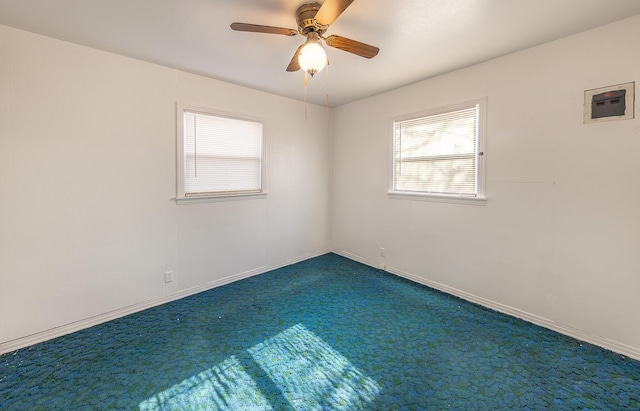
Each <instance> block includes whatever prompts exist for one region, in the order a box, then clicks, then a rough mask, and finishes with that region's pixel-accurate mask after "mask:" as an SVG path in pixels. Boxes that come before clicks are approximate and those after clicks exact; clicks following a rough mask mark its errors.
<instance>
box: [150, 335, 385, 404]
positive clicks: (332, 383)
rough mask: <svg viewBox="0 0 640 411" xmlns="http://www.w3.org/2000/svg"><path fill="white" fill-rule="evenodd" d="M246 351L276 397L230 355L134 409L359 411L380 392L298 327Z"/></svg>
mask: <svg viewBox="0 0 640 411" xmlns="http://www.w3.org/2000/svg"><path fill="white" fill-rule="evenodd" d="M247 352H248V353H249V354H250V355H251V357H252V358H253V360H254V361H255V362H256V364H258V366H259V367H260V368H261V369H262V370H263V371H264V372H265V373H266V376H267V378H268V379H269V380H270V382H271V383H273V385H274V387H275V391H276V392H277V393H278V394H277V396H278V397H280V398H269V397H268V396H266V395H265V393H263V392H262V391H261V390H260V388H259V386H258V385H259V384H258V383H257V382H256V380H255V379H254V377H253V376H252V375H250V373H249V372H247V367H245V366H244V365H243V363H242V360H241V359H240V358H238V357H237V356H231V357H229V358H228V359H226V360H224V361H222V362H221V363H219V364H217V365H216V366H214V367H212V368H210V369H207V370H206V371H203V372H201V373H199V374H197V375H194V376H192V377H190V378H187V379H185V380H184V381H182V382H180V383H178V384H176V385H174V386H173V387H171V388H169V389H168V390H165V391H162V392H160V393H158V394H156V395H154V396H153V397H151V398H148V399H146V400H145V401H143V402H141V403H140V404H139V409H140V410H142V411H147V410H159V409H201V408H202V407H206V409H215V410H261V411H267V410H272V409H273V404H278V403H281V402H282V401H286V402H287V403H289V405H291V407H293V409H296V410H308V411H311V410H325V409H332V410H359V409H363V408H365V407H366V406H367V404H369V403H370V402H371V401H373V400H374V398H375V397H376V395H378V393H379V392H380V386H379V385H378V383H376V382H375V381H374V380H372V379H371V378H368V377H366V376H365V375H364V374H363V373H362V371H360V370H359V369H358V368H356V367H355V366H354V365H353V364H352V363H351V362H350V361H349V360H348V359H346V358H345V357H344V356H343V355H341V354H340V353H339V352H337V351H336V350H334V349H333V348H331V346H329V345H328V344H326V343H325V342H324V341H322V339H320V338H319V337H317V336H316V335H315V334H313V333H312V332H310V331H309V330H307V329H306V328H305V327H304V326H303V325H301V324H297V325H295V326H293V327H291V328H288V329H287V330H285V331H283V332H281V333H279V334H278V335H276V336H275V337H273V338H270V339H268V340H266V341H264V342H261V343H259V344H256V345H255V346H253V347H251V348H250V349H248V350H247ZM271 396H273V394H271Z"/></svg>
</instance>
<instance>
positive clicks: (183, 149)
mask: <svg viewBox="0 0 640 411" xmlns="http://www.w3.org/2000/svg"><path fill="white" fill-rule="evenodd" d="M263 133H264V123H263V121H261V120H257V119H249V118H240V117H237V116H233V115H228V114H222V113H216V112H213V111H211V110H206V109H199V108H190V107H186V106H181V105H178V133H177V135H178V168H177V169H178V195H177V198H178V200H179V201H180V200H187V199H203V198H209V199H210V198H230V197H237V196H248V195H258V194H264V137H263Z"/></svg>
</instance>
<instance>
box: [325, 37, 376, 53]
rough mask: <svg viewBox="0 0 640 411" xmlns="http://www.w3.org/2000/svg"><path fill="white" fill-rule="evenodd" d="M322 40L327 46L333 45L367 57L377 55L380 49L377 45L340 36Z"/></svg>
mask: <svg viewBox="0 0 640 411" xmlns="http://www.w3.org/2000/svg"><path fill="white" fill-rule="evenodd" d="M324 41H325V43H327V46H330V47H335V48H337V49H340V50H344V51H347V52H349V53H353V54H357V55H358V56H361V57H365V58H368V59H370V58H373V57H375V56H377V55H378V52H379V51H380V49H379V48H377V47H374V46H371V45H369V44H365V43H360V42H359V41H355V40H351V39H348V38H346V37H342V36H335V35H333V36H329V37H327V38H326V39H324Z"/></svg>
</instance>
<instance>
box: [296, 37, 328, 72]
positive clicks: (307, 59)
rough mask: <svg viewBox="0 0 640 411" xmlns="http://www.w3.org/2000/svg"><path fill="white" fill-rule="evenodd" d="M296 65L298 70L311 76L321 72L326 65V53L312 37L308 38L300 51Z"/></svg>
mask: <svg viewBox="0 0 640 411" xmlns="http://www.w3.org/2000/svg"><path fill="white" fill-rule="evenodd" d="M298 63H300V68H302V70H304V71H305V72H307V73H309V74H311V76H313V75H314V74H316V73H318V72H320V71H322V69H323V68H324V67H325V66H326V65H327V53H326V52H325V51H324V48H323V47H322V46H321V45H320V42H319V41H317V40H316V39H314V38H313V36H309V40H308V41H307V42H306V43H305V45H304V47H302V49H300V53H299V54H298Z"/></svg>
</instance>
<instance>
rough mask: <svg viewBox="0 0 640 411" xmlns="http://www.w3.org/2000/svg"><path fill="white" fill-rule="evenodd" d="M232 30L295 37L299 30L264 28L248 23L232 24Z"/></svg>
mask: <svg viewBox="0 0 640 411" xmlns="http://www.w3.org/2000/svg"><path fill="white" fill-rule="evenodd" d="M231 29H232V30H236V31H250V32H253V33H269V34H282V35H283V36H295V35H297V34H299V33H298V30H294V29H285V28H283V27H272V26H262V25H260V24H248V23H232V24H231Z"/></svg>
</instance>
